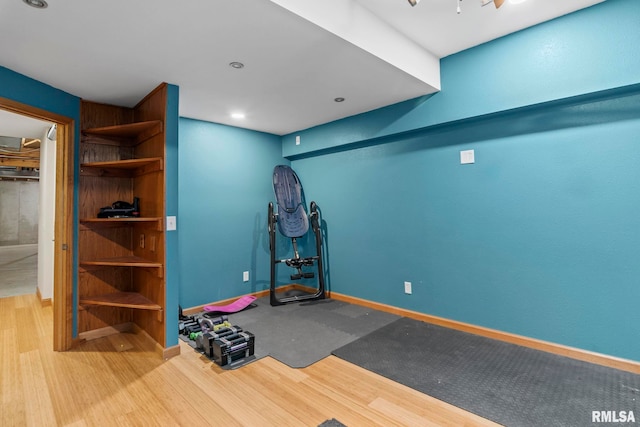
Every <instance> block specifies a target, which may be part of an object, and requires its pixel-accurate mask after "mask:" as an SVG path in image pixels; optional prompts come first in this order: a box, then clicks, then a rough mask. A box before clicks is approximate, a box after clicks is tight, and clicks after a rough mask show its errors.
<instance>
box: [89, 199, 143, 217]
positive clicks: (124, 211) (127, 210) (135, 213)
mask: <svg viewBox="0 0 640 427" xmlns="http://www.w3.org/2000/svg"><path fill="white" fill-rule="evenodd" d="M139 216H140V199H139V198H138V197H134V198H133V203H129V202H123V201H117V202H113V203H112V204H111V206H106V207H104V208H100V212H98V218H137V217H139Z"/></svg>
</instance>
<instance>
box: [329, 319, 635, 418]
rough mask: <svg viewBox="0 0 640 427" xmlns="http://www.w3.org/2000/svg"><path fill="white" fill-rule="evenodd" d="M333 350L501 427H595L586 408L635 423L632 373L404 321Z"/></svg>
mask: <svg viewBox="0 0 640 427" xmlns="http://www.w3.org/2000/svg"><path fill="white" fill-rule="evenodd" d="M333 354H334V355H336V356H338V357H340V358H342V359H344V360H347V361H349V362H351V363H354V364H356V365H358V366H361V367H363V368H365V369H367V370H370V371H373V372H376V373H378V374H380V375H383V376H385V377H387V378H389V379H392V380H394V381H396V382H399V383H401V384H404V385H407V386H409V387H411V388H413V389H416V390H419V391H421V392H423V393H425V394H428V395H430V396H433V397H436V398H438V399H440V400H443V401H445V402H448V403H450V404H453V405H455V406H457V407H460V408H463V409H465V410H467V411H469V412H472V413H475V414H477V415H480V416H482V417H484V418H487V419H490V420H492V421H495V422H497V423H500V424H503V425H506V426H542V425H544V426H587V425H588V426H597V425H599V423H597V422H596V423H594V422H592V411H615V412H616V414H618V415H619V414H620V411H625V414H628V411H633V414H634V417H635V420H636V423H631V424H626V425H638V424H640V419H639V418H640V375H635V374H632V373H629V372H625V371H620V370H616V369H611V368H606V367H603V366H599V365H594V364H590V363H586V362H581V361H577V360H574V359H570V358H566V357H562V356H556V355H552V354H549V353H545V352H542V351H537V350H533V349H529V348H526V347H521V346H517V345H513V344H508V343H505V342H502V341H496V340H492V339H489V338H484V337H480V336H477V335H473V334H467V333H464V332H459V331H455V330H452V329H447V328H442V327H439V326H435V325H431V324H427V323H424V322H419V321H416V320H412V319H408V318H401V319H399V320H397V321H395V322H393V323H391V324H390V325H388V326H387V327H385V328H381V329H378V330H376V331H374V332H372V333H371V334H369V335H367V336H365V337H363V338H361V339H359V340H357V341H354V342H352V343H350V344H347V345H346V346H344V347H341V348H339V349H337V350H335V351H334V352H333ZM627 416H628V415H627ZM602 425H612V423H606V424H602ZM613 425H615V423H614V424H613Z"/></svg>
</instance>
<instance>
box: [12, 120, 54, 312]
mask: <svg viewBox="0 0 640 427" xmlns="http://www.w3.org/2000/svg"><path fill="white" fill-rule="evenodd" d="M53 129H54V127H53V123H51V122H47V121H42V120H38V119H33V118H31V117H27V116H22V115H19V114H16V113H12V112H8V111H5V110H0V135H2V136H0V298H5V297H10V296H19V295H27V294H36V293H37V294H38V296H39V297H40V300H41V302H42V303H43V305H46V304H50V303H51V298H52V294H53V238H54V232H53V230H54V225H55V205H54V203H53V202H54V196H55V138H56V137H55V131H52V130H53Z"/></svg>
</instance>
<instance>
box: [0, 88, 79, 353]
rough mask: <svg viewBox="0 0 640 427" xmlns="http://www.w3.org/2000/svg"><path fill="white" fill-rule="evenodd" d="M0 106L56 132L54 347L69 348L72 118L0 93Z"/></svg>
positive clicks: (71, 292)
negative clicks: (45, 123)
mask: <svg viewBox="0 0 640 427" xmlns="http://www.w3.org/2000/svg"><path fill="white" fill-rule="evenodd" d="M0 108H1V109H3V110H7V111H10V112H13V113H17V114H21V115H23V116H27V117H31V118H34V119H39V120H45V121H48V122H53V123H55V124H56V125H57V133H56V194H55V215H56V221H55V229H54V241H55V244H54V266H53V270H54V274H53V276H54V277H53V349H54V350H55V351H64V350H69V349H70V348H71V347H72V345H73V343H74V339H73V272H74V269H73V259H74V257H73V254H74V252H75V247H74V239H73V237H74V224H75V222H74V221H75V220H74V193H73V189H74V185H75V184H74V172H75V168H74V141H75V138H74V129H75V121H74V120H73V119H72V118H69V117H66V116H62V115H60V114H56V113H52V112H50V111H46V110H43V109H40V108H37V107H33V106H30V105H27V104H22V103H20V102H16V101H13V100H11V99H7V98H2V97H0Z"/></svg>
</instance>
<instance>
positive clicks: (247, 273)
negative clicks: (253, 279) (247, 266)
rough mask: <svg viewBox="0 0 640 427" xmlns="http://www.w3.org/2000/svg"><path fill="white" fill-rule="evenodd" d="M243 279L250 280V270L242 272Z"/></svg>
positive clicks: (244, 280)
mask: <svg viewBox="0 0 640 427" xmlns="http://www.w3.org/2000/svg"><path fill="white" fill-rule="evenodd" d="M242 281H243V282H248V281H249V272H248V271H244V272H242Z"/></svg>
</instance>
